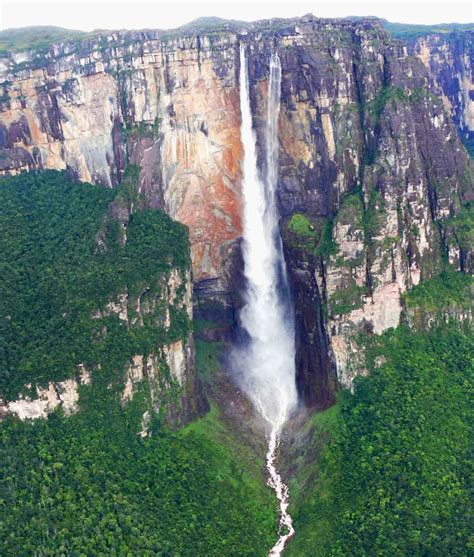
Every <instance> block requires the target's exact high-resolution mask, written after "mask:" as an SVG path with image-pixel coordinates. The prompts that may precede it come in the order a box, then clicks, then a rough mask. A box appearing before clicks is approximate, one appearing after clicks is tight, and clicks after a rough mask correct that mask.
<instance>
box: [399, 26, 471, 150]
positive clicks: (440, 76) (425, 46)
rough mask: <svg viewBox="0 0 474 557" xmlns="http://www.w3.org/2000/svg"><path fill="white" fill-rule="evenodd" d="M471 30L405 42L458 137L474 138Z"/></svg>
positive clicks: (433, 35)
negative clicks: (453, 124)
mask: <svg viewBox="0 0 474 557" xmlns="http://www.w3.org/2000/svg"><path fill="white" fill-rule="evenodd" d="M473 37H474V32H473V31H469V30H467V31H462V32H452V33H443V34H432V35H428V36H426V37H419V38H416V39H413V40H410V41H408V48H409V51H410V53H412V54H414V55H415V56H417V57H418V58H419V59H420V60H421V61H422V62H423V64H424V65H425V67H426V68H427V70H428V72H429V75H430V78H431V80H432V83H433V85H434V86H435V88H436V89H437V90H438V91H439V92H440V94H441V98H442V100H443V104H444V106H445V108H446V111H447V112H448V114H450V115H451V116H452V118H453V120H454V122H455V124H456V126H457V127H458V129H459V131H460V133H461V136H462V137H463V138H465V139H467V140H471V141H472V140H473V139H474V83H473V74H474V56H473Z"/></svg>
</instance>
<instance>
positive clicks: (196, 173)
mask: <svg viewBox="0 0 474 557" xmlns="http://www.w3.org/2000/svg"><path fill="white" fill-rule="evenodd" d="M239 41H245V42H246V43H247V44H248V46H249V70H250V81H251V102H252V109H253V113H254V118H255V120H254V123H255V128H256V131H257V137H258V139H259V145H260V147H261V148H263V147H264V140H263V137H262V133H261V131H262V123H263V121H264V118H265V111H266V91H267V78H268V64H269V59H270V54H271V53H272V52H273V51H274V50H277V52H278V54H279V56H280V59H281V65H282V72H283V79H282V106H281V111H280V120H279V132H280V133H279V136H280V181H279V201H280V208H281V214H282V234H283V238H284V247H285V253H286V256H287V262H288V267H289V274H290V281H291V283H292V286H293V292H294V298H295V312H296V324H297V348H298V354H297V364H298V385H299V390H300V394H301V395H302V397H303V399H304V400H305V401H306V402H307V403H309V404H312V405H319V406H321V407H322V406H327V405H328V404H330V402H331V401H332V399H333V393H334V385H335V380H336V372H337V378H338V379H339V380H340V381H341V382H342V383H344V384H347V385H349V384H350V382H351V380H352V377H353V376H354V374H356V373H360V372H361V371H362V370H361V368H360V366H359V364H358V361H359V360H358V357H357V355H358V351H359V348H358V347H357V345H356V343H355V339H356V337H357V334H358V333H359V332H361V331H365V332H373V333H379V332H382V331H383V330H385V329H386V328H387V327H391V326H395V325H396V324H398V320H399V315H400V309H401V301H400V295H401V293H402V292H403V291H404V290H406V289H407V288H409V287H410V286H412V285H416V284H417V283H418V282H419V281H420V280H421V279H423V278H425V277H429V276H431V275H433V274H435V273H436V272H437V271H438V270H439V269H440V266H441V260H442V256H443V255H445V254H446V255H447V256H448V257H449V259H450V260H451V262H452V263H453V264H454V265H456V266H457V267H458V268H461V269H463V270H466V269H467V268H468V267H469V265H470V264H471V263H470V262H471V261H472V258H471V256H470V255H469V253H468V252H469V245H467V246H466V243H462V242H460V241H459V239H458V235H457V234H456V230H455V229H456V223H455V222H454V221H455V219H456V218H457V217H456V215H458V214H459V213H460V212H461V207H462V206H463V204H465V203H466V202H467V201H469V199H472V176H471V170H470V166H469V165H470V163H469V160H468V157H467V155H466V152H465V151H464V149H463V148H462V146H461V144H460V142H459V140H458V138H457V133H456V130H455V127H454V125H453V124H452V122H451V120H450V118H449V117H448V116H447V114H446V112H445V110H444V107H443V103H442V102H441V100H440V99H438V98H437V97H436V91H435V89H433V84H432V81H433V77H432V73H431V74H430V73H429V72H428V71H427V69H426V67H425V65H426V64H424V63H422V61H420V60H418V59H417V58H416V57H412V56H409V55H408V51H407V48H406V47H404V46H403V45H401V43H398V42H396V41H393V40H391V39H390V37H389V36H388V35H387V34H386V33H385V32H384V31H383V30H382V29H381V28H380V27H379V26H378V25H377V23H375V22H373V21H359V22H350V21H331V20H317V19H315V18H312V17H305V18H301V19H298V20H291V21H273V22H262V23H260V24H255V25H251V26H247V27H246V28H245V29H243V28H242V29H237V28H232V27H228V29H226V30H225V31H216V32H206V31H199V30H197V31H192V32H188V33H184V34H183V35H182V36H177V35H173V36H165V35H164V34H163V33H160V32H154V31H150V32H145V33H120V34H119V33H116V34H113V35H110V36H103V37H99V38H97V39H94V40H91V41H88V42H83V43H82V44H81V45H74V44H69V45H68V44H65V45H58V46H55V47H52V48H51V50H50V53H49V54H48V55H47V56H46V57H45V58H44V60H41V59H40V60H34V59H33V61H31V62H28V61H22V60H21V59H19V58H18V56H17V60H16V62H15V61H14V60H13V59H4V60H3V61H2V66H1V68H2V76H3V78H2V79H3V80H4V83H3V96H2V97H1V99H0V100H1V110H2V112H1V116H0V119H1V127H0V147H1V152H0V169H1V170H2V171H3V172H7V173H16V172H19V171H21V170H25V169H29V168H42V167H45V168H69V169H70V170H71V171H72V172H73V173H74V174H75V175H76V176H78V177H79V178H81V179H90V180H93V181H99V182H101V183H103V184H106V185H109V186H112V185H114V184H116V183H117V182H118V181H119V179H120V178H121V176H122V173H123V171H124V168H125V166H126V164H127V163H128V162H131V163H135V164H139V165H140V166H141V172H140V178H139V186H138V193H139V194H140V198H139V199H140V201H139V203H141V204H142V205H143V206H144V207H146V206H152V207H164V208H165V209H166V210H167V212H168V213H169V214H170V215H171V216H172V217H174V218H176V219H178V220H180V221H181V222H183V223H185V224H186V225H188V227H189V230H190V241H191V252H192V262H193V273H194V280H195V281H196V287H195V292H196V293H197V294H198V295H199V296H203V297H205V298H206V299H207V300H212V302H213V303H214V302H216V301H217V302H219V304H222V303H224V305H226V306H227V307H229V304H230V303H231V302H230V299H231V298H232V297H233V293H231V292H230V290H231V287H232V286H233V285H234V283H235V276H236V274H237V272H238V268H236V266H237V267H238V264H239V263H238V262H239V257H238V242H237V240H238V238H239V236H240V233H241V214H242V211H241V198H240V178H241V169H240V160H241V155H242V146H241V143H240V107H239V96H238V83H237V76H238V44H239ZM452 56H453V57H454V56H455V54H453V55H452ZM456 56H457V54H456ZM456 63H457V62H456ZM463 63H464V62H463ZM34 68H35V69H34ZM430 71H431V70H430ZM463 79H464V78H463ZM463 83H464V81H463ZM445 104H446V101H445ZM453 110H454V109H453ZM456 110H457V109H456ZM462 111H464V112H463V114H464V113H465V108H463V109H462ZM453 114H458V112H456V111H454V112H453ZM463 118H464V116H463ZM261 154H262V153H261ZM261 160H262V161H263V160H264V159H263V157H262V156H261ZM262 164H263V162H262ZM295 218H296V220H295ZM298 218H300V221H301V219H302V218H303V219H305V220H303V221H302V222H303V223H304V225H303V228H301V226H298ZM453 219H454V221H453ZM300 224H301V222H300ZM213 307H215V305H214V306H213ZM216 313H218V312H216Z"/></svg>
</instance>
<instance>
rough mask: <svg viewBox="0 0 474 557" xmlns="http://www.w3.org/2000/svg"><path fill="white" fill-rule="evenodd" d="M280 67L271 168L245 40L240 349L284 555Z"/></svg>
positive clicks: (272, 89) (287, 392) (287, 396)
mask: <svg viewBox="0 0 474 557" xmlns="http://www.w3.org/2000/svg"><path fill="white" fill-rule="evenodd" d="M280 88H281V68H280V61H279V59H278V56H277V55H276V54H275V55H273V56H272V59H271V62H270V79H269V88H268V113H267V127H266V172H265V176H264V178H262V177H261V175H260V173H259V171H258V166H257V155H256V139H255V134H254V131H253V128H252V114H251V108H250V98H249V80H248V69H247V61H246V56H245V47H244V45H241V47H240V103H241V104H240V106H241V112H242V127H241V134H242V143H243V146H244V164H243V171H244V177H243V197H244V232H243V248H242V249H243V258H244V273H245V278H246V283H247V289H246V293H245V295H246V297H245V305H244V307H243V308H242V310H241V312H240V319H241V323H242V326H243V328H244V329H245V330H246V332H247V333H248V337H249V343H248V345H247V346H246V347H245V349H244V350H242V349H241V350H238V351H237V352H236V353H235V354H234V359H235V360H236V361H237V366H238V369H239V370H240V374H241V378H242V385H243V387H244V389H245V390H246V392H247V394H248V395H249V397H250V398H251V399H252V401H253V402H254V404H255V406H256V407H257V409H258V410H259V412H260V413H261V414H262V416H263V417H264V418H265V419H266V421H267V422H268V424H269V429H270V432H269V436H268V442H269V445H268V452H267V470H268V474H269V480H268V484H269V485H270V486H271V487H272V488H273V489H274V491H275V493H276V496H277V498H278V500H279V503H280V532H279V539H278V542H277V543H276V545H275V546H274V547H273V549H272V550H271V552H270V555H272V556H279V555H280V554H281V552H282V551H283V548H284V546H285V544H286V542H287V541H288V539H289V538H290V537H291V536H292V535H293V534H294V529H293V525H292V520H291V516H290V515H289V514H288V510H287V509H288V504H289V503H288V487H287V486H286V485H285V484H284V483H283V481H282V479H281V476H280V474H279V473H278V470H277V468H276V466H275V460H276V455H277V451H278V447H279V440H280V433H281V430H282V427H283V424H284V423H285V422H286V420H287V419H288V417H289V415H290V414H291V412H292V410H293V409H294V408H295V406H296V402H297V395H296V386H295V363H294V362H295V346H294V323H293V318H292V311H291V307H289V301H288V300H289V295H288V284H287V279H286V270H285V261H284V257H283V250H282V243H281V237H280V233H279V229H278V211H277V207H276V187H277V178H278V114H279V109H280Z"/></svg>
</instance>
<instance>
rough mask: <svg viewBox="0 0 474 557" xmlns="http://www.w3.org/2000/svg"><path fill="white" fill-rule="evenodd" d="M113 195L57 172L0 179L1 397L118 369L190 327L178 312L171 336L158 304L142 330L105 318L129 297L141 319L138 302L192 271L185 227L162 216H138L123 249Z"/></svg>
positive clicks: (149, 213) (174, 313) (148, 213)
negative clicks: (175, 274) (175, 275)
mask: <svg viewBox="0 0 474 557" xmlns="http://www.w3.org/2000/svg"><path fill="white" fill-rule="evenodd" d="M118 192H119V194H120V188H119V190H118ZM114 195H116V190H107V189H102V188H99V187H94V186H91V185H89V184H78V183H75V182H72V181H70V180H69V179H68V178H67V177H66V175H65V174H64V173H60V172H54V171H48V172H42V173H37V174H22V175H19V176H17V177H13V178H7V179H3V180H2V181H1V182H0V203H1V206H2V213H1V215H0V251H1V253H2V258H1V260H0V273H1V276H2V277H3V280H2V284H1V290H0V393H1V394H2V395H3V396H4V397H6V398H7V399H12V398H14V397H16V396H17V395H18V393H19V392H20V391H21V389H22V387H23V386H24V385H26V384H27V383H31V384H32V385H33V386H34V385H35V384H36V383H38V384H42V385H44V384H46V383H47V382H49V381H58V380H63V379H66V378H69V377H71V376H74V374H75V372H76V369H77V365H78V364H84V365H85V366H86V368H88V369H90V368H97V367H98V366H101V367H102V370H103V372H104V373H105V370H107V369H108V370H110V373H117V372H118V370H121V369H123V366H124V363H125V362H126V360H127V358H128V357H130V356H131V355H133V354H137V353H139V354H147V353H156V348H157V347H158V346H161V345H163V344H165V343H167V342H172V341H174V340H177V339H179V338H183V337H184V335H185V334H186V333H187V331H188V330H189V327H190V324H189V323H188V319H187V315H186V312H185V311H184V310H178V309H177V310H176V311H172V312H171V313H172V318H174V319H172V323H171V327H170V328H169V329H168V330H166V329H165V328H164V327H163V322H164V319H165V313H166V307H165V306H164V305H161V306H160V305H159V304H157V306H156V308H154V310H153V311H151V312H149V314H148V315H147V316H146V318H145V319H144V321H145V322H144V325H143V327H138V326H137V327H133V326H132V327H131V328H129V327H128V325H127V324H125V323H124V322H123V321H121V320H120V319H119V318H118V316H117V315H113V314H112V315H105V314H103V315H101V314H100V312H101V310H103V309H104V307H105V306H106V304H107V303H108V302H110V301H111V300H114V299H115V297H116V296H117V295H118V294H120V293H121V292H124V291H127V292H128V294H129V305H130V308H129V309H130V312H131V313H133V311H134V310H133V307H131V302H132V301H133V300H134V298H133V296H135V297H136V296H139V295H140V294H141V293H142V292H144V291H146V292H147V294H148V295H150V294H153V293H154V294H155V295H157V296H159V294H160V289H161V288H162V287H163V281H165V282H166V280H167V276H168V273H169V272H170V271H171V269H179V270H181V271H182V272H184V271H185V270H186V269H187V268H188V267H189V249H188V239H187V231H186V229H185V227H184V226H183V225H180V224H178V223H176V222H174V221H172V220H171V219H170V218H169V217H168V216H167V215H165V214H164V213H163V212H160V211H144V212H140V213H136V214H134V215H132V216H131V218H130V220H129V223H128V226H127V242H126V244H125V245H122V244H123V242H121V234H122V232H121V230H120V226H119V223H118V222H117V221H114V220H112V219H110V218H109V217H107V208H108V206H109V204H110V202H111V201H112V200H113V198H114ZM167 305H168V304H167V303H166V306H167ZM98 312H99V313H98ZM105 313H107V312H105ZM132 317H133V315H132ZM160 324H161V326H160ZM111 347H113V349H111Z"/></svg>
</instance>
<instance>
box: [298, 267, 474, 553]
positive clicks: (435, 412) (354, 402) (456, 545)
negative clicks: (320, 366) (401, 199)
mask: <svg viewBox="0 0 474 557" xmlns="http://www.w3.org/2000/svg"><path fill="white" fill-rule="evenodd" d="M468 280H469V278H468V277H465V276H463V275H455V274H453V275H452V276H449V277H447V276H445V275H441V276H440V277H438V278H436V279H434V280H432V281H431V282H427V283H426V284H424V285H422V287H417V288H416V289H415V290H414V291H413V292H412V293H410V294H408V295H407V296H406V300H407V303H408V304H410V305H411V306H412V307H413V306H414V305H418V307H420V308H423V307H425V309H426V310H428V309H429V308H433V307H434V306H435V307H436V308H438V309H439V305H440V303H445V305H446V304H447V303H449V300H456V302H458V301H459V302H461V304H466V303H469V302H466V300H464V299H459V290H460V288H461V287H462V288H461V291H462V292H464V293H465V292H466V283H467V282H468ZM440 298H441V299H443V298H444V299H445V300H447V302H446V301H445V302H437V301H435V300H436V299H440ZM471 301H472V300H471ZM453 303H454V302H453ZM473 354H474V340H473V338H472V335H469V334H467V333H466V331H465V330H463V328H462V327H460V326H459V324H458V323H456V322H455V321H451V322H449V323H444V324H443V325H442V326H441V327H440V326H435V327H433V328H432V329H430V330H428V331H426V330H425V331H414V330H413V329H409V328H408V327H407V326H400V327H398V328H397V329H396V330H392V331H389V332H387V333H385V334H384V335H382V336H379V337H377V336H374V337H372V340H371V342H370V343H369V345H368V351H367V364H368V368H369V372H370V375H369V377H367V378H362V377H361V378H358V379H357V380H356V387H355V393H354V395H349V394H347V395H346V397H345V400H344V401H343V402H342V403H341V409H340V416H339V418H338V419H337V420H331V421H330V423H329V425H328V427H327V428H326V430H327V429H328V428H329V431H330V433H331V437H332V440H331V442H330V443H329V444H328V445H327V447H326V449H325V451H324V456H323V458H322V459H320V460H317V461H315V462H313V463H312V464H310V468H311V470H310V471H308V470H305V472H304V475H302V474H301V475H300V476H299V477H298V478H297V480H298V482H297V484H296V485H297V486H298V489H297V491H296V498H295V500H294V507H295V508H294V516H295V522H296V530H297V532H298V535H297V536H296V537H295V539H294V541H293V542H292V543H291V544H290V546H289V548H288V555H289V556H291V555H314V556H318V555H321V556H325V557H326V556H328V555H341V556H342V555H354V556H361V557H362V556H365V555H380V556H387V557H388V556H393V555H400V556H402V555H439V556H442V555H459V556H462V555H467V554H469V552H470V551H471V550H472V540H471V541H469V532H470V528H469V524H470V516H469V485H468V484H469V474H470V468H469V453H470V447H471V446H472V426H471V425H470V421H471V420H470V417H471V416H472V404H471V403H470V399H469V396H470V395H469V393H470V391H472V388H473V383H474V360H473ZM328 412H332V410H331V411H328ZM315 419H316V420H320V419H322V417H321V418H319V417H318V416H316V418H315ZM326 435H327V434H326Z"/></svg>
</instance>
